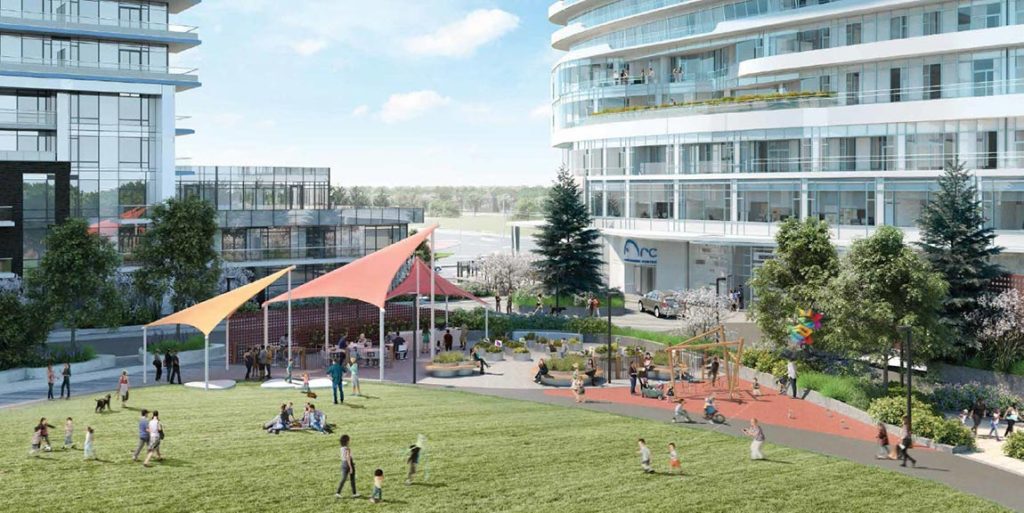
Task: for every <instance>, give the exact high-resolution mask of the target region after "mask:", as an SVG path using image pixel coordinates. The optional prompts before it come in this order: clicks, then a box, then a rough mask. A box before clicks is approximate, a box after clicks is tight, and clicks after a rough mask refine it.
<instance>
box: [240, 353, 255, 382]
mask: <svg viewBox="0 0 1024 513" xmlns="http://www.w3.org/2000/svg"><path fill="white" fill-rule="evenodd" d="M242 361H243V362H244V363H245V380H246V381H249V376H251V375H252V364H253V361H252V349H246V351H245V353H244V354H243V355H242Z"/></svg>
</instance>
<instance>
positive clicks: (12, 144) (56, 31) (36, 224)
mask: <svg viewBox="0 0 1024 513" xmlns="http://www.w3.org/2000/svg"><path fill="white" fill-rule="evenodd" d="M199 1H200V0H163V1H157V0H154V1H140V0H135V1H129V0H0V162H7V163H18V162H31V163H34V164H33V169H38V166H39V164H38V163H40V162H43V163H46V162H52V163H54V167H55V168H57V167H60V166H68V165H70V170H71V179H70V194H69V196H70V205H69V206H70V215H71V216H73V217H81V218H84V219H86V220H87V221H88V222H89V224H90V226H91V227H92V230H94V231H96V232H99V233H101V234H103V235H105V236H107V237H109V238H110V239H112V240H114V241H115V242H116V243H117V244H118V246H119V248H120V249H121V251H122V253H125V252H128V250H129V249H130V247H131V246H132V245H133V244H134V243H135V240H136V237H137V234H138V233H139V230H141V229H142V227H143V226H144V225H145V223H146V222H147V220H146V219H145V218H146V207H147V206H148V205H152V204H154V203H158V202H160V201H162V200H164V199H167V198H170V197H173V196H174V195H175V166H174V164H175V157H174V156H175V153H174V143H175V136H176V135H178V133H179V132H178V131H177V130H176V128H175V94H176V93H178V92H180V91H184V90H188V89H191V88H195V87H198V86H199V81H198V77H197V76H196V75H195V70H179V69H175V68H172V67H170V66H168V60H169V56H170V55H171V54H174V53H178V52H182V51H185V50H188V49H190V48H193V47H195V46H197V45H199V43H200V41H199V36H198V33H197V31H196V29H195V28H194V27H183V26H179V25H175V24H172V23H171V18H172V17H173V16H174V15H175V14H178V13H180V12H182V11H184V10H186V9H188V8H190V7H193V6H195V5H197V4H199ZM187 132H189V131H187V130H183V131H182V132H181V133H187ZM44 171H45V170H44ZM52 181H53V176H52V175H50V174H48V173H46V172H42V173H37V174H32V175H28V174H26V175H25V193H24V195H25V197H24V204H23V205H21V213H22V216H20V217H22V218H23V219H18V220H17V223H21V225H22V226H20V227H19V229H20V230H21V231H23V234H24V240H23V244H22V246H23V248H22V250H23V257H24V258H23V260H24V267H25V268H31V267H33V266H34V265H36V264H37V263H38V259H39V256H40V255H41V253H42V252H43V251H44V250H45V248H43V238H44V237H45V234H46V230H47V227H48V225H49V224H52V218H51V215H50V214H47V212H51V211H52V205H50V203H52V202H53V201H54V195H53V193H52V189H53V186H52ZM0 207H2V206H0ZM8 208H10V206H8ZM13 223H14V221H12V224H13ZM3 237H4V234H3V232H2V231H0V238H3ZM2 258H3V255H0V259H2Z"/></svg>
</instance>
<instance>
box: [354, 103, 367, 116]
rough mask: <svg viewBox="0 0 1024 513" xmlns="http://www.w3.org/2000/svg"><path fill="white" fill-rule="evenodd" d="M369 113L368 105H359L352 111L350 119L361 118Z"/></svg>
mask: <svg viewBox="0 0 1024 513" xmlns="http://www.w3.org/2000/svg"><path fill="white" fill-rule="evenodd" d="M369 113H370V107H369V106H368V105H360V106H358V107H356V108H354V109H352V117H354V118H361V117H363V116H365V115H367V114H369Z"/></svg>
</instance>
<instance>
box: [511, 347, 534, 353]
mask: <svg viewBox="0 0 1024 513" xmlns="http://www.w3.org/2000/svg"><path fill="white" fill-rule="evenodd" d="M512 352H513V353H516V354H530V350H529V349H527V348H525V347H523V346H519V347H515V348H513V349H512Z"/></svg>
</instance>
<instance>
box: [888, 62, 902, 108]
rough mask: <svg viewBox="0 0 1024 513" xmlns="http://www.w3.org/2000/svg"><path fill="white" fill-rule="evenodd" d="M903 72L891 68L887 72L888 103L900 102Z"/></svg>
mask: <svg viewBox="0 0 1024 513" xmlns="http://www.w3.org/2000/svg"><path fill="white" fill-rule="evenodd" d="M902 77H903V70H901V69H900V68H891V69H890V70H889V101H890V102H893V103H895V102H898V101H900V95H901V94H902V92H903V80H902Z"/></svg>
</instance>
